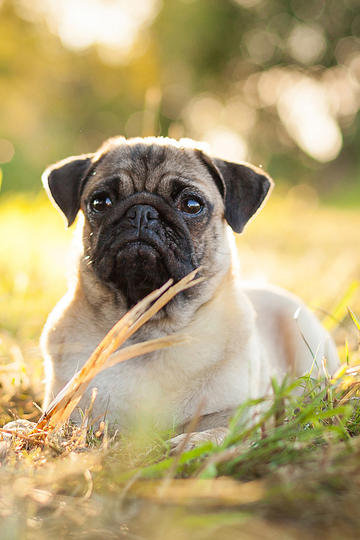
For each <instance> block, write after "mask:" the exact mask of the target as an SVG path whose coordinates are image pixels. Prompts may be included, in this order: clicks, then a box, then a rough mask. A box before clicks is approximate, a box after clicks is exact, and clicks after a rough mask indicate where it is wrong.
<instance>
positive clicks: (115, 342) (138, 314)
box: [33, 270, 202, 435]
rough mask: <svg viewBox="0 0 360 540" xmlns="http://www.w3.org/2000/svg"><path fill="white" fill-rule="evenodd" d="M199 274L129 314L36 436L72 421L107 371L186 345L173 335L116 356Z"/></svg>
mask: <svg viewBox="0 0 360 540" xmlns="http://www.w3.org/2000/svg"><path fill="white" fill-rule="evenodd" d="M197 272H198V270H195V271H193V272H191V273H190V274H188V275H187V276H185V277H184V278H183V279H182V280H181V281H179V282H178V283H176V284H175V285H172V280H169V281H168V282H167V283H165V285H163V286H162V287H161V288H160V289H157V290H155V291H153V292H152V293H150V294H149V295H148V296H146V297H145V298H144V299H143V300H141V301H140V302H138V304H136V306H134V307H133V308H132V309H131V310H130V311H128V312H127V313H126V314H125V315H124V317H122V319H120V321H118V322H117V323H116V324H115V325H114V326H113V328H112V329H111V330H110V331H109V333H108V334H107V335H106V336H105V337H104V339H103V340H102V341H101V343H100V344H99V345H98V346H97V348H96V349H95V351H94V352H93V353H92V355H91V356H90V358H89V359H88V360H87V361H86V363H85V364H84V365H83V367H82V368H81V369H80V371H78V372H77V373H76V374H75V375H74V376H73V378H72V379H71V380H70V381H69V382H68V383H67V385H66V386H65V387H64V388H63V389H62V390H61V391H60V392H59V394H58V395H57V396H56V397H55V399H54V400H53V401H52V403H51V404H50V405H49V407H48V408H47V410H46V411H45V412H44V414H43V415H42V417H41V418H40V420H39V422H38V423H37V425H36V427H35V428H34V431H33V434H35V433H37V434H39V432H42V433H43V434H44V435H48V434H50V433H52V432H54V431H58V430H59V429H60V428H61V427H62V426H63V425H64V424H65V422H66V421H67V420H68V419H69V418H70V415H71V413H72V412H73V410H74V409H75V407H76V406H77V404H78V403H79V401H80V400H81V398H82V396H83V394H84V392H85V390H86V388H87V387H88V385H89V383H90V382H91V380H92V379H93V378H94V377H95V376H96V375H97V374H98V373H100V372H101V371H103V370H104V369H106V368H108V367H111V366H114V365H115V364H117V363H119V362H124V361H125V360H129V359H130V358H134V357H135V356H140V355H142V354H146V353H149V352H153V351H156V350H158V349H162V348H164V347H170V346H171V345H175V344H179V343H183V342H184V341H185V337H184V336H178V335H171V336H167V337H163V338H158V339H153V340H149V341H144V342H142V343H137V344H135V345H130V346H128V347H125V348H123V349H121V350H120V351H118V352H116V354H113V353H114V352H115V351H116V350H117V349H118V348H119V347H120V346H121V345H123V343H125V341H126V340H127V339H129V338H130V336H132V335H133V334H134V333H135V332H136V331H137V330H139V328H140V327H141V326H142V325H143V324H145V323H146V322H147V321H148V320H149V319H150V318H151V317H152V316H153V315H155V313H157V312H158V311H160V309H161V308H163V307H164V306H165V304H167V303H168V302H169V301H170V300H171V299H172V298H173V297H174V296H175V295H176V294H178V293H179V292H181V291H184V290H186V289H188V288H189V287H193V286H194V285H196V284H197V283H199V282H200V281H202V278H197V279H195V276H196V274H197ZM171 285H172V286H171Z"/></svg>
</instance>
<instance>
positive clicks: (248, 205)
mask: <svg viewBox="0 0 360 540" xmlns="http://www.w3.org/2000/svg"><path fill="white" fill-rule="evenodd" d="M202 160H203V162H204V163H205V165H206V166H207V169H208V170H209V172H210V173H211V174H212V176H213V178H214V180H215V182H216V184H217V186H218V188H219V189H220V192H221V194H222V196H223V198H224V205H225V219H226V221H227V222H228V224H229V225H230V227H231V228H232V229H233V230H234V231H235V232H237V233H240V232H241V231H242V230H243V228H244V226H245V225H246V223H247V222H248V221H249V219H250V218H251V216H252V215H253V214H255V212H256V211H257V210H258V209H259V208H260V206H261V204H262V203H263V201H264V200H265V198H266V195H267V194H268V192H269V190H270V188H271V186H272V185H273V182H272V180H271V178H270V177H269V176H268V175H267V174H266V173H264V171H262V170H261V169H259V168H258V167H254V166H253V165H249V164H248V163H232V162H230V161H225V160H224V159H219V158H209V156H206V155H205V154H202Z"/></svg>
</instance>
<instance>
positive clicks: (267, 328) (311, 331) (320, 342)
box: [244, 286, 339, 378]
mask: <svg viewBox="0 0 360 540" xmlns="http://www.w3.org/2000/svg"><path fill="white" fill-rule="evenodd" d="M244 292H245V294H246V295H247V296H248V298H249V299H250V301H251V303H252V304H253V306H254V308H255V311H256V314H257V319H256V321H257V322H256V324H257V328H258V332H259V334H260V336H261V340H262V342H263V343H264V345H265V348H266V351H267V355H268V358H269V365H270V366H271V367H272V374H273V375H275V376H277V378H279V376H280V377H281V376H285V374H287V373H291V374H292V375H294V376H301V375H304V374H305V373H309V372H310V371H311V374H312V376H314V377H318V376H320V377H323V376H324V374H325V372H324V367H325V369H326V372H327V373H329V374H333V373H334V372H335V370H336V369H337V367H338V366H339V358H338V354H337V351H336V347H335V344H334V342H333V340H332V338H331V336H330V334H329V333H328V332H327V331H326V330H325V328H324V327H323V326H322V325H321V323H320V321H319V320H318V319H317V317H316V316H315V315H314V313H312V312H311V311H310V310H309V308H308V307H306V306H305V304H304V303H303V302H302V301H301V300H300V299H299V298H297V297H296V296H295V295H293V294H290V293H288V292H287V291H284V290H283V289H281V288H279V287H274V286H271V287H266V286H263V287H246V288H245V290H244ZM324 359H325V360H324Z"/></svg>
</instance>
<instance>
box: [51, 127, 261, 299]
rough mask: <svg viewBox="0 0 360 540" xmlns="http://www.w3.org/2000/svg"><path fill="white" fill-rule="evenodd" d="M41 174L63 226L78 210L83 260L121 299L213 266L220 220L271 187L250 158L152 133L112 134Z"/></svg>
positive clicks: (240, 222)
mask: <svg viewBox="0 0 360 540" xmlns="http://www.w3.org/2000/svg"><path fill="white" fill-rule="evenodd" d="M43 179H44V183H45V186H46V187H47V189H48V191H49V192H50V195H51V197H52V198H53V200H54V201H55V203H56V204H57V205H58V206H59V207H60V209H61V210H62V212H63V213H64V214H65V216H66V217H67V219H68V224H69V225H71V223H72V222H73V221H74V219H75V217H76V214H77V212H78V211H79V210H80V209H81V210H82V212H83V214H84V216H85V225H84V231H83V243H84V256H85V258H86V261H87V263H88V267H90V268H91V269H92V271H93V272H94V274H95V275H96V277H97V278H98V279H99V280H100V281H101V282H102V283H103V284H105V285H106V286H107V287H109V288H110V289H113V290H116V291H118V292H119V293H121V294H122V296H123V298H124V299H125V301H126V304H127V307H130V306H131V305H133V304H135V303H136V302H137V301H138V300H140V299H141V298H143V297H144V296H145V295H146V294H148V293H149V292H151V291H152V290H154V289H155V288H157V287H159V286H161V285H162V284H163V283H164V282H165V281H167V280H168V279H169V278H173V279H174V280H175V281H178V280H179V279H181V278H182V277H184V276H185V275H186V274H188V273H189V272H190V271H191V270H194V269H195V268H197V267H199V266H201V267H202V269H203V270H202V272H203V274H204V275H205V276H207V277H209V276H211V275H213V274H214V273H217V272H219V270H220V268H221V265H223V266H224V261H223V256H222V254H223V253H225V251H226V250H225V248H224V245H225V227H226V222H227V223H229V224H230V226H231V227H232V228H233V229H234V230H235V231H237V232H240V231H241V230H242V228H243V227H244V225H245V223H246V222H247V221H248V219H249V218H250V217H251V216H252V215H253V213H254V212H255V211H256V210H257V209H258V208H259V206H260V205H261V203H262V201H263V200H264V198H265V196H266V194H267V192H268V190H269V187H270V180H269V178H268V177H267V176H266V175H264V174H263V173H262V171H259V170H256V169H254V168H253V167H250V166H249V165H245V164H235V163H229V162H226V161H223V160H220V159H212V158H210V157H209V156H208V155H206V154H205V153H204V152H202V151H201V150H200V149H199V148H197V147H196V146H195V144H194V145H190V144H189V142H187V143H186V144H185V143H182V142H181V141H180V142H176V141H173V140H171V139H156V138H148V139H132V140H129V141H126V140H125V139H123V138H120V137H119V138H116V139H110V140H109V141H107V142H106V143H105V144H104V145H103V146H102V147H101V148H100V150H99V151H98V152H96V153H95V154H88V155H83V156H78V157H73V158H69V159H67V160H65V161H63V162H60V163H58V164H56V165H54V166H53V167H50V168H49V169H47V171H45V173H44V176H43Z"/></svg>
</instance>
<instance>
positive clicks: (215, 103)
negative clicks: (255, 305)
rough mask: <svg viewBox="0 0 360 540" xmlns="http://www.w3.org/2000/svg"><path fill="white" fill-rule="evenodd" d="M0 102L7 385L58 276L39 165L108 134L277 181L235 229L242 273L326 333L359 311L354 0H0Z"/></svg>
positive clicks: (0, 289)
mask: <svg viewBox="0 0 360 540" xmlns="http://www.w3.org/2000/svg"><path fill="white" fill-rule="evenodd" d="M0 103H1V106H0V183H1V184H2V189H1V193H0V246H1V250H0V359H1V358H2V359H5V360H6V362H10V364H6V366H7V367H6V369H5V368H4V369H5V370H8V371H9V369H10V368H9V365H13V372H14V376H13V378H8V379H7V380H8V381H9V380H10V381H15V383H14V384H15V386H16V381H17V382H19V380H25V383H26V384H27V383H28V382H29V381H28V380H27V382H26V377H29V376H31V377H33V376H34V375H33V374H34V369H33V367H32V370H31V374H30V375H29V372H28V371H27V369H26V366H27V365H28V363H29V362H31V363H32V366H34V365H40V364H39V363H38V364H36V362H35V360H36V359H37V361H38V360H39V356H40V355H39V351H38V349H37V342H38V337H39V334H40V330H41V327H42V325H43V324H44V321H45V319H46V315H47V313H48V312H49V310H50V309H51V308H52V306H53V305H54V303H55V301H56V300H57V299H58V298H59V297H60V296H61V294H62V293H63V292H64V290H65V287H66V284H65V275H66V253H67V252H68V249H69V242H70V237H71V234H72V231H65V229H64V224H63V222H62V220H61V218H60V216H59V215H58V214H57V213H56V212H55V211H54V210H53V209H52V208H51V205H50V203H49V202H48V201H47V200H46V199H45V196H44V195H43V194H42V192H41V183H40V175H41V172H42V171H43V170H44V168H45V166H47V165H48V164H50V163H53V162H54V161H57V160H59V159H62V158H64V157H66V156H68V155H73V154H78V153H82V152H90V151H94V150H95V149H96V148H97V147H98V145H100V143H101V142H102V141H103V140H104V139H105V138H107V137H109V136H112V135H119V134H123V135H125V136H127V137H131V136H138V135H169V136H171V137H175V138H179V137H182V136H187V137H192V138H196V139H201V140H205V141H207V142H208V143H209V144H210V146H211V149H212V151H213V153H215V154H217V155H220V156H222V157H224V158H228V159H234V160H243V159H244V160H248V161H251V162H253V163H255V164H256V165H261V166H263V167H264V168H265V169H266V170H268V171H269V172H270V174H271V175H272V176H273V178H274V179H275V182H276V189H275V190H274V193H273V195H272V197H271V200H270V202H269V203H268V204H267V205H266V208H265V210H264V211H263V212H261V214H260V215H259V216H258V217H257V218H256V220H254V222H253V223H251V224H250V226H249V227H248V228H247V230H246V233H245V234H244V235H243V236H241V237H239V249H240V250H241V260H242V265H243V273H244V276H245V277H246V278H256V279H260V280H262V281H264V280H265V281H266V280H267V281H272V282H275V283H277V284H279V285H282V286H285V287H287V288H289V289H290V290H292V291H294V292H296V293H297V294H299V295H301V296H302V297H304V299H305V300H306V301H307V302H308V303H309V304H310V305H311V307H312V308H313V309H315V310H316V311H317V313H318V314H319V315H320V317H322V318H323V317H325V322H326V324H327V325H328V326H329V327H331V326H332V327H334V326H336V325H338V324H339V323H341V321H343V320H345V319H344V316H345V314H346V305H351V306H352V307H353V309H355V310H357V309H360V294H359V289H358V288H357V280H358V279H359V275H360V253H359V230H360V215H359V205H360V181H359V176H360V150H359V148H360V115H359V108H360V4H359V0H311V1H304V0H166V1H165V0H162V1H161V0H0ZM336 306H338V309H337V308H336ZM334 309H335V311H334ZM329 312H332V313H333V315H334V314H335V315H334V316H329V315H327V314H328V313H329ZM338 328H341V325H340V326H338ZM343 342H344V339H343V337H341V336H340V338H339V343H343ZM354 343H355V345H356V343H357V342H356V341H355V342H354ZM355 345H354V346H355ZM11 362H12V363H13V364H11ZM39 369H40V371H41V367H40V368H39ZM10 371H11V370H10ZM19 373H20V375H19ZM37 376H39V375H37ZM19 377H20V379H19ZM2 384H3V385H4V384H5V383H2ZM11 384H12V382H11ZM38 386H39V385H38V384H37V388H38ZM40 393H41V392H40ZM10 395H11V389H9V396H10Z"/></svg>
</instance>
